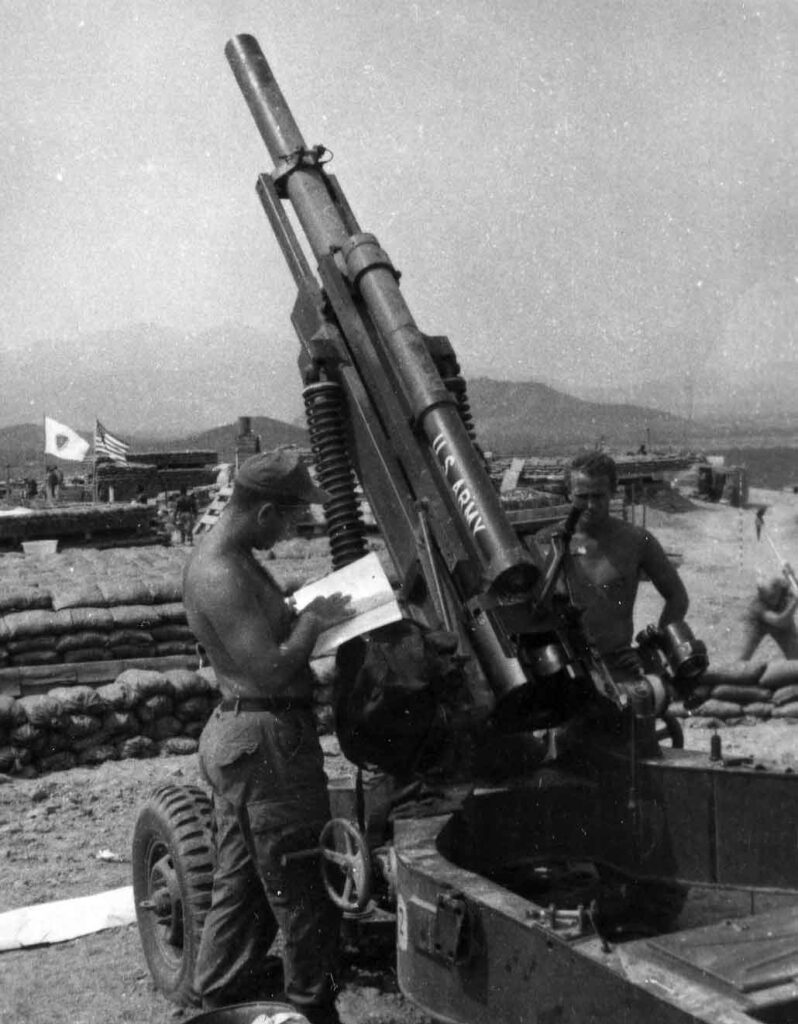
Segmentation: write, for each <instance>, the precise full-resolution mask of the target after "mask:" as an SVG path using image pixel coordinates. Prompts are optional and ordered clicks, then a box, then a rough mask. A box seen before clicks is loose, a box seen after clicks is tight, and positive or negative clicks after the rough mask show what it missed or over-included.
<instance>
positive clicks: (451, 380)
mask: <svg viewBox="0 0 798 1024" xmlns="http://www.w3.org/2000/svg"><path fill="white" fill-rule="evenodd" d="M443 383H444V384H445V385H446V390H447V391H450V392H451V393H452V394H453V395H454V397H455V400H456V401H457V411H458V412H459V413H460V419H461V420H462V421H463V426H464V427H465V428H466V432H467V433H468V436H469V437H470V438H471V440H472V441H476V439H477V432H476V428H475V427H474V418H473V416H472V415H471V404H470V403H469V401H468V388H467V386H466V382H465V378H464V377H461V376H460V374H459V373H458V374H456V375H455V376H452V377H444V378H443Z"/></svg>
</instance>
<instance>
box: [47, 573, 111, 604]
mask: <svg viewBox="0 0 798 1024" xmlns="http://www.w3.org/2000/svg"><path fill="white" fill-rule="evenodd" d="M50 598H51V601H52V605H53V608H54V609H55V610H56V611H61V609H62V608H101V607H102V606H103V604H104V603H105V600H104V598H103V595H102V591H101V590H100V588H99V587H98V586H97V584H96V582H95V581H94V580H90V579H87V580H79V581H70V582H69V583H54V584H52V585H51V586H50Z"/></svg>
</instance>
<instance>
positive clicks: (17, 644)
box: [6, 633, 59, 655]
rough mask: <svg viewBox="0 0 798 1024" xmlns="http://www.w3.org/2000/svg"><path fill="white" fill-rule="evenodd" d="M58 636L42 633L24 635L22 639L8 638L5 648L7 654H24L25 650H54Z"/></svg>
mask: <svg viewBox="0 0 798 1024" xmlns="http://www.w3.org/2000/svg"><path fill="white" fill-rule="evenodd" d="M58 639H59V638H58V637H55V636H50V635H49V633H48V634H43V635H42V636H29V637H24V638H23V639H22V640H9V641H8V643H7V644H6V649H7V650H8V653H9V654H15V655H16V654H24V653H26V652H27V651H54V650H55V649H56V644H57V643H58Z"/></svg>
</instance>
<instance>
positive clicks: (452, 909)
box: [430, 892, 471, 967]
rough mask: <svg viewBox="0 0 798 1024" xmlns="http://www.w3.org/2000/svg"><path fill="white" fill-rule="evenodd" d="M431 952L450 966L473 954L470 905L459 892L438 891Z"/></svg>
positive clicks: (462, 961) (460, 962) (431, 937)
mask: <svg viewBox="0 0 798 1024" xmlns="http://www.w3.org/2000/svg"><path fill="white" fill-rule="evenodd" d="M430 940H431V946H432V949H431V950H430V952H431V953H432V954H433V955H434V956H437V957H440V959H441V960H443V962H444V963H445V964H448V966H449V967H454V966H455V964H464V963H466V962H467V961H468V960H469V959H470V956H471V949H470V946H471V943H470V934H469V927H468V905H467V903H466V901H465V897H464V896H461V895H460V894H459V893H445V892H442V893H438V899H437V901H436V903H435V918H434V920H433V922H432V933H431V935H430Z"/></svg>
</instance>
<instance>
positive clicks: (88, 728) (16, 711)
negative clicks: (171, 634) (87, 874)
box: [0, 669, 219, 775]
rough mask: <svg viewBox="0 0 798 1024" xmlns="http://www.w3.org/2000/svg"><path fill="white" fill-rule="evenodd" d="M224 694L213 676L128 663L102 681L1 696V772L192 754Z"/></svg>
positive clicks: (43, 770) (44, 770)
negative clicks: (112, 677)
mask: <svg viewBox="0 0 798 1024" xmlns="http://www.w3.org/2000/svg"><path fill="white" fill-rule="evenodd" d="M218 699H219V694H218V691H217V689H216V684H215V680H214V679H213V677H212V675H209V674H207V673H202V672H192V671H191V670H190V669H170V670H168V671H166V672H150V671H145V670H142V669H127V670H126V671H124V672H122V673H121V674H120V675H119V676H118V677H117V678H116V680H114V682H112V683H106V684H105V685H104V686H98V687H96V688H95V687H91V686H61V687H54V688H53V689H51V690H49V691H48V692H47V693H44V694H32V695H30V696H25V697H19V698H16V699H15V698H12V697H3V696H0V772H6V773H9V774H22V775H33V774H38V773H39V772H46V771H54V770H58V769H64V768H73V767H75V765H94V764H102V763H103V762H104V761H110V760H119V759H120V758H128V757H154V756H157V755H158V754H191V753H193V752H194V751H195V750H196V749H197V738H198V736H199V734H200V733H201V732H202V728H203V726H204V725H205V722H206V721H207V719H208V716H209V715H210V713H211V711H212V710H213V708H214V707H215V705H216V703H217V701H218Z"/></svg>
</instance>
